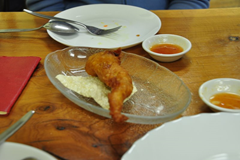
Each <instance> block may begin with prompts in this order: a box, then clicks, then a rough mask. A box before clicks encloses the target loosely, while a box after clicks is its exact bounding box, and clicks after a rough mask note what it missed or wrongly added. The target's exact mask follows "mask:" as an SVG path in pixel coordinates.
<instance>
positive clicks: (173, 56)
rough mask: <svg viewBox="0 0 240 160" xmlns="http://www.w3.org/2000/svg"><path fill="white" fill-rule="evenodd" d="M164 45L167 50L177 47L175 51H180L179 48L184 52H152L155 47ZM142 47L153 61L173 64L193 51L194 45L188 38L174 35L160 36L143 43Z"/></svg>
mask: <svg viewBox="0 0 240 160" xmlns="http://www.w3.org/2000/svg"><path fill="white" fill-rule="evenodd" d="M162 44H165V45H166V47H167V48H172V47H174V46H175V48H174V49H175V50H178V48H179V47H180V48H181V49H182V50H181V51H180V52H178V53H158V52H154V51H152V48H153V47H154V46H156V45H162ZM167 45H168V46H167ZM169 45H171V46H169ZM142 47H143V49H144V50H145V51H146V52H148V53H149V55H150V56H151V57H152V58H153V59H155V60H157V61H161V62H173V61H176V60H178V59H180V58H181V57H182V56H183V55H184V54H186V53H187V52H188V51H189V50H190V49H191V47H192V44H191V42H190V41H189V40H188V39H187V38H184V37H182V36H178V35H174V34H158V35H155V36H152V37H149V38H147V39H146V40H144V41H143V43H142ZM167 48H166V49H167ZM174 49H173V50H174ZM170 52H171V51H170Z"/></svg>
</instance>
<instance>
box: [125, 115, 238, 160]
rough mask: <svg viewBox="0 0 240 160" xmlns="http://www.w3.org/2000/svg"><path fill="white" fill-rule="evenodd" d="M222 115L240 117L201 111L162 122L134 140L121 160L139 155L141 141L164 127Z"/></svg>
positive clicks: (155, 156) (127, 159)
mask: <svg viewBox="0 0 240 160" xmlns="http://www.w3.org/2000/svg"><path fill="white" fill-rule="evenodd" d="M221 116H225V117H228V116H235V117H237V118H238V119H239V117H240V113H230V112H218V113H200V114H197V115H192V116H185V117H181V118H179V119H176V120H173V121H169V122H166V123H164V124H162V125H161V126H159V127H157V128H155V129H153V130H151V131H149V132H148V133H146V134H145V135H144V136H143V137H142V138H140V139H138V140H137V141H136V142H134V143H133V145H132V146H131V147H130V149H129V150H128V151H127V152H126V153H125V154H124V155H123V156H122V158H121V160H129V158H130V156H131V154H136V155H137V153H136V152H137V151H136V147H137V146H139V145H142V144H141V143H142V142H143V141H147V140H148V138H150V137H151V136H152V135H153V134H156V133H157V132H161V131H162V129H163V128H164V129H165V128H167V127H168V128H169V127H172V125H173V126H174V125H177V124H181V123H185V122H189V121H191V120H198V119H201V120H206V118H215V117H218V118H219V117H221ZM214 123H216V122H214ZM238 125H239V124H238ZM188 127H189V128H191V126H188ZM239 131H240V130H239ZM210 134H211V133H210ZM165 138H167V137H165ZM180 138H181V137H180ZM161 139H162V138H161ZM239 140H240V139H239ZM140 147H142V148H143V147H144V146H140ZM148 147H149V146H147V147H146V146H145V149H146V150H147V149H148ZM159 151H160V149H159ZM134 152H135V153H134ZM146 154H147V152H146ZM185 155H186V157H187V153H185ZM152 156H153V157H154V158H153V159H154V160H155V159H156V158H157V155H152ZM131 158H132V157H131ZM149 159H151V157H149ZM157 159H158V158H157ZM239 159H240V152H239ZM171 160H173V159H171ZM206 160H216V159H206ZM226 160H229V159H226Z"/></svg>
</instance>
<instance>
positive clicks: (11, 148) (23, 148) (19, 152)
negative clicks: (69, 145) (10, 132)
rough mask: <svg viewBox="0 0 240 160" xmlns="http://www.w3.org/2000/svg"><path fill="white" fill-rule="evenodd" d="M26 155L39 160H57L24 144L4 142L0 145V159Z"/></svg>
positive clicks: (15, 158) (7, 159)
mask: <svg viewBox="0 0 240 160" xmlns="http://www.w3.org/2000/svg"><path fill="white" fill-rule="evenodd" d="M26 157H34V158H37V159H39V160H57V159H56V158H54V157H53V156H51V155H50V154H48V153H46V152H44V151H42V150H40V149H37V148H34V147H31V146H28V145H25V144H20V143H13V142H4V143H3V144H2V145H0V159H1V160H21V159H23V158H26Z"/></svg>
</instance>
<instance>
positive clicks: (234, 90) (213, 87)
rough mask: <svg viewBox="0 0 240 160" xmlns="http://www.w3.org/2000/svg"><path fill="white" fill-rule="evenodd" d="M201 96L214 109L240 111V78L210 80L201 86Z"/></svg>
mask: <svg viewBox="0 0 240 160" xmlns="http://www.w3.org/2000/svg"><path fill="white" fill-rule="evenodd" d="M221 94H222V95H221ZM219 95H220V97H219V98H218V99H217V96H219ZM199 96H200V98H201V99H202V100H203V102H204V103H205V104H206V105H208V106H209V107H210V108H211V109H212V110H213V111H223V112H240V80H238V79H232V78H218V79H212V80H209V81H207V82H205V83H203V84H202V85H201V86H200V88H199ZM215 104H216V105H215ZM232 106H233V107H232Z"/></svg>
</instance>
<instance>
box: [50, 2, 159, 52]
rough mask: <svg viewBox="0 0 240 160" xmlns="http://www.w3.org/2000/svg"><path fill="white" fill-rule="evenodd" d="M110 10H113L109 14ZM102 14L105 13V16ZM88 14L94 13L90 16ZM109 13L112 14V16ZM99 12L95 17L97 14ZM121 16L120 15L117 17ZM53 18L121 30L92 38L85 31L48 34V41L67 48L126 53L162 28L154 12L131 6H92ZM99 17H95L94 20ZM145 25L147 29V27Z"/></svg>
mask: <svg viewBox="0 0 240 160" xmlns="http://www.w3.org/2000/svg"><path fill="white" fill-rule="evenodd" d="M111 9H112V10H111ZM103 10H108V12H110V13H111V14H110V13H108V14H107V15H106V13H105V12H102V11H103ZM89 11H95V14H94V15H92V14H91V12H90V13H89ZM111 11H112V12H111ZM97 12H99V13H98V14H96V13H97ZM119 13H121V14H119ZM55 16H56V17H61V18H67V19H72V20H75V21H80V22H82V23H85V24H88V25H93V26H96V27H99V28H105V27H104V26H105V25H107V27H106V29H107V28H113V27H116V26H119V25H122V27H121V28H120V29H119V30H118V31H117V32H114V33H111V34H108V35H104V36H95V35H91V34H90V33H88V32H87V31H86V30H85V29H81V27H80V26H79V25H76V26H77V27H78V28H80V29H81V30H82V31H81V32H80V33H77V34H75V35H70V36H67V35H60V34H56V33H53V32H51V31H49V30H47V33H48V34H49V36H50V37H52V38H53V39H54V40H56V41H57V42H59V43H62V44H64V45H67V46H80V47H93V48H105V49H115V48H119V47H121V48H122V49H126V48H129V47H132V46H135V45H137V44H140V43H141V42H142V41H143V40H145V39H146V38H148V37H150V36H153V35H155V34H156V33H157V32H158V31H159V30H160V28H161V20H160V18H159V17H158V16H157V15H155V14H154V13H153V12H151V11H149V10H146V9H143V8H140V7H136V6H130V5H122V4H92V5H83V6H79V7H74V8H71V9H67V10H65V11H62V12H60V13H58V14H56V15H55ZM96 16H98V17H96ZM146 24H147V25H146Z"/></svg>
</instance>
